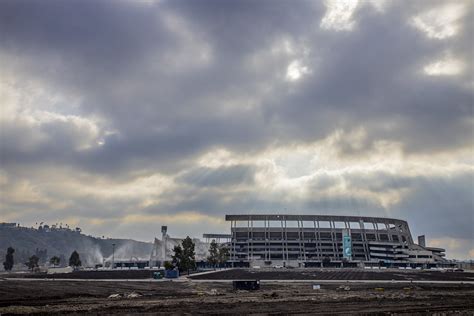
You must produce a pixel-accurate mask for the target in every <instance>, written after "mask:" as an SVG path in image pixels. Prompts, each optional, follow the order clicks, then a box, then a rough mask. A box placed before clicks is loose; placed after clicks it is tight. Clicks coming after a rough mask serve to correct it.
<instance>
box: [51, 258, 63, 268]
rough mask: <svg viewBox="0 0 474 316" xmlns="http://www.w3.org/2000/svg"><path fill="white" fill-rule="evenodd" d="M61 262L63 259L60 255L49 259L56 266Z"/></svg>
mask: <svg viewBox="0 0 474 316" xmlns="http://www.w3.org/2000/svg"><path fill="white" fill-rule="evenodd" d="M60 262H61V259H60V258H59V257H58V256H54V257H52V258H51V259H49V263H50V264H52V265H53V266H54V267H55V266H58V265H59V263H60Z"/></svg>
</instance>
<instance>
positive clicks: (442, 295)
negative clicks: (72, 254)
mask: <svg viewBox="0 0 474 316" xmlns="http://www.w3.org/2000/svg"><path fill="white" fill-rule="evenodd" d="M346 286H348V288H345V289H344V287H346ZM130 293H136V294H139V295H140V296H139V297H135V298H127V296H128V295H129V294H130ZM112 294H119V296H120V297H118V298H108V297H109V296H110V295H112ZM84 313H87V314H92V315H103V314H125V315H126V314H141V315H148V314H150V315H151V314H161V315H169V314H193V315H194V314H214V315H222V314H259V315H278V314H327V315H329V314H331V315H332V314H348V313H350V314H363V315H366V314H377V315H380V314H382V315H383V314H399V315H413V314H418V315H432V314H437V315H446V314H457V315H459V314H461V315H472V314H474V286H473V285H466V284H464V285H445V284H442V285H439V284H423V285H412V286H407V285H406V284H405V285H403V284H396V283H383V284H352V283H351V284H343V285H342V288H340V285H338V284H324V283H323V284H321V290H313V289H312V284H311V283H284V284H283V283H276V282H273V283H272V282H269V283H266V282H264V283H262V285H261V289H260V290H259V291H254V292H246V291H237V292H236V291H233V290H232V284H231V283H229V282H226V283H223V282H212V281H211V282H202V281H192V280H189V281H183V282H176V281H159V282H153V281H150V282H143V281H142V282H140V281H130V282H125V281H27V280H6V281H5V280H4V281H0V314H1V315H4V314H39V315H51V314H53V315H54V314H56V315H59V314H61V315H62V314H72V315H74V314H84Z"/></svg>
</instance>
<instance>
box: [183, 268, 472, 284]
mask: <svg viewBox="0 0 474 316" xmlns="http://www.w3.org/2000/svg"><path fill="white" fill-rule="evenodd" d="M190 277H191V278H192V279H196V280H237V279H257V280H342V281H344V280H384V281H390V280H397V281H410V280H413V281H470V282H474V273H473V272H445V271H443V272H441V271H429V270H395V269H390V270H388V269H387V270H362V269H291V270H290V269H232V270H222V271H217V272H215V273H211V274H202V275H196V276H190Z"/></svg>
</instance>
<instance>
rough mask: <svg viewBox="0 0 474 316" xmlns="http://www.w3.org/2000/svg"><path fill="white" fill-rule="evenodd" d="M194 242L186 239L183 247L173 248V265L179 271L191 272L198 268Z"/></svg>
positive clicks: (182, 244)
mask: <svg viewBox="0 0 474 316" xmlns="http://www.w3.org/2000/svg"><path fill="white" fill-rule="evenodd" d="M194 247H195V245H194V242H193V240H192V239H191V238H189V236H188V237H186V238H185V239H184V240H183V242H182V243H181V245H178V246H175V247H174V248H173V252H174V255H173V256H172V258H173V260H172V263H173V264H174V265H175V266H176V267H178V269H179V271H180V272H182V271H187V272H188V274H189V271H190V270H191V269H195V268H196V253H195V251H194Z"/></svg>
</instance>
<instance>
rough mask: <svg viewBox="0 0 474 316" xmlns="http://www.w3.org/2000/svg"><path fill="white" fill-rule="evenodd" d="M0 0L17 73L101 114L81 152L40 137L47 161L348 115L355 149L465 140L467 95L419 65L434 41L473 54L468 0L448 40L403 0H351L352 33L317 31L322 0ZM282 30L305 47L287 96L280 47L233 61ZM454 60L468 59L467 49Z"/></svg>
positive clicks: (86, 158)
mask: <svg viewBox="0 0 474 316" xmlns="http://www.w3.org/2000/svg"><path fill="white" fill-rule="evenodd" d="M417 4H418V6H420V4H422V5H426V3H424V2H417ZM1 6H2V10H1V12H2V13H1V14H2V16H1V18H0V21H1V23H2V24H1V27H0V29H1V30H2V36H1V38H2V42H1V44H2V51H4V52H7V53H9V54H11V55H13V56H14V57H12V56H11V55H10V57H9V58H12V59H13V60H15V61H16V64H18V65H19V66H18V67H19V69H21V70H22V71H23V72H25V75H32V76H36V77H37V78H39V79H41V80H45V81H46V82H49V83H50V84H51V85H52V86H54V87H56V88H57V89H61V88H63V89H66V90H67V91H73V92H74V93H76V94H78V95H80V96H81V97H82V100H83V103H82V105H81V108H80V111H81V112H82V113H83V114H84V115H88V114H97V115H100V116H101V117H103V118H105V119H106V123H105V124H106V127H107V128H110V129H112V130H116V131H117V132H118V135H119V136H117V135H110V136H108V137H104V140H105V145H104V146H102V147H97V148H94V149H91V150H89V151H83V152H81V153H76V152H75V151H74V150H72V149H71V148H68V146H67V144H65V143H64V142H62V141H61V139H58V141H56V140H55V139H54V138H53V139H51V142H54V143H56V144H64V148H61V146H57V147H56V148H48V145H46V146H43V147H42V148H48V150H44V151H43V152H41V151H40V152H38V153H34V154H35V156H36V157H41V156H44V159H46V160H47V159H53V160H54V159H57V160H59V161H60V162H62V163H71V162H73V163H75V164H77V165H78V166H82V167H85V168H91V169H92V170H95V171H98V170H101V169H102V168H103V169H104V171H105V172H113V171H114V170H120V169H122V170H123V168H124V167H126V169H127V168H128V165H129V164H130V162H131V161H139V162H140V163H146V164H150V165H151V166H153V165H154V163H158V162H163V163H164V162H165V161H170V160H172V161H175V160H176V159H177V158H178V157H179V158H178V159H185V158H186V157H192V156H193V155H196V154H199V153H201V152H203V151H205V150H207V149H208V148H210V147H212V146H215V145H221V146H224V147H229V148H236V149H239V150H255V149H257V148H264V147H265V146H268V145H270V144H272V143H274V142H276V141H280V142H282V143H285V142H288V141H290V142H292V141H295V140H297V141H314V140H317V139H320V138H322V137H325V136H327V135H328V134H329V133H331V132H332V131H333V130H334V129H335V128H343V129H347V130H350V129H351V128H354V127H358V126H364V127H365V128H366V129H367V131H368V139H367V142H368V144H367V146H368V147H363V148H362V149H370V143H371V142H373V141H376V140H378V139H388V140H393V141H401V142H402V143H403V144H404V148H405V149H406V150H407V151H426V150H428V151H431V150H437V151H442V150H445V149H447V148H450V147H459V146H465V145H466V144H468V143H470V141H471V140H472V139H471V137H470V136H469V135H470V133H469V132H470V131H471V129H472V122H469V121H466V117H472V98H473V94H472V89H467V88H465V86H463V85H462V83H463V80H465V79H466V77H460V78H429V77H428V76H425V75H423V74H421V73H420V69H422V67H423V65H424V64H426V63H427V62H428V61H431V60H433V59H436V58H438V57H439V55H440V54H441V53H442V52H443V50H444V49H445V48H446V47H454V48H455V51H454V54H455V55H459V56H463V57H472V50H470V49H469V47H468V46H466V45H463V44H462V43H465V42H469V39H470V38H471V36H472V27H471V26H472V25H471V23H472V22H469V21H470V18H471V17H472V6H470V7H469V12H467V14H466V15H465V16H464V18H463V20H462V22H463V24H464V25H465V27H464V28H463V32H462V33H461V34H460V35H459V36H456V37H455V38H450V39H448V40H447V41H436V40H432V39H427V38H426V37H425V35H424V34H422V33H421V32H420V31H419V30H416V29H415V28H414V27H413V26H412V25H410V24H409V23H408V19H409V18H411V16H413V14H416V13H417V12H419V9H418V8H416V5H415V6H413V7H415V9H414V8H413V7H412V6H402V5H401V4H393V5H392V6H391V7H389V9H388V10H387V11H386V12H384V13H379V12H376V11H375V10H374V9H373V8H372V7H370V6H368V5H364V6H362V8H361V9H359V10H358V11H357V12H356V22H357V27H356V28H355V29H354V30H353V31H351V32H335V31H331V30H321V29H319V21H320V20H321V17H322V16H323V14H324V12H325V8H324V7H323V5H322V4H321V3H316V4H314V3H311V2H299V3H298V5H295V3H294V2H291V1H278V2H276V3H275V2H272V5H269V4H268V3H266V2H264V1H262V2H254V1H249V2H247V1H238V2H232V3H229V2H221V1H199V2H193V1H170V2H166V1H165V2H163V3H157V4H156V5H154V6H153V5H148V4H145V3H140V2H127V1H73V2H68V4H67V5H66V4H64V3H63V2H61V1H44V2H29V1H27V2H25V1H2V4H1ZM417 10H418V11H417ZM170 20H171V21H172V22H169V21H170ZM170 23H171V24H170ZM183 32H184V33H186V32H187V33H189V34H188V35H186V36H189V37H190V38H193V39H190V38H186V36H184V37H183V35H182V33H183ZM187 33H186V34H187ZM284 38H289V39H291V40H293V41H294V42H295V43H304V44H303V46H305V47H306V48H308V49H309V50H310V53H309V55H308V56H307V57H305V60H304V63H305V65H307V66H308V67H309V68H310V69H312V70H313V72H312V73H311V74H309V75H308V76H306V77H305V78H304V79H303V80H301V82H298V83H296V85H295V86H294V87H292V88H291V89H293V90H292V92H291V93H290V91H289V88H288V83H287V82H282V81H281V80H280V81H279V80H275V78H274V77H273V75H274V74H275V68H276V67H280V68H281V69H280V70H281V71H283V73H284V71H285V70H286V65H287V64H288V63H289V62H290V61H291V60H292V58H293V57H281V56H280V57H275V58H276V59H275V62H276V63H277V64H272V65H271V67H270V68H268V67H267V68H263V69H262V70H260V71H255V70H248V69H247V68H246V67H244V62H245V60H246V59H247V58H251V56H253V54H256V53H257V52H259V51H263V52H265V51H267V52H268V51H269V50H270V47H271V45H272V44H273V43H274V42H275V41H278V40H281V39H284ZM192 40H195V41H196V42H195V43H194V42H193V43H191V42H190V41H192ZM199 45H205V46H208V48H209V50H210V52H209V55H210V57H209V58H210V60H209V62H208V63H207V64H206V65H204V66H202V67H197V68H193V67H191V66H189V67H186V66H184V68H183V69H181V68H179V67H178V68H176V65H173V63H170V58H171V57H172V56H174V55H179V54H183V53H185V52H186V50H191V51H192V50H193V49H196V47H197V46H199ZM296 49H300V48H298V46H297V48H296ZM170 56H171V57H170ZM193 57H194V58H196V59H198V56H193V55H192V54H191V56H190V57H189V58H186V60H187V59H193ZM268 58H269V59H271V58H272V57H271V56H269V57H268ZM184 61H185V60H178V62H184ZM465 61H466V63H467V64H468V69H472V62H471V61H470V59H469V58H466V60H465ZM151 66H152V67H151ZM178 66H179V65H178ZM467 79H469V78H467ZM262 82H263V83H265V84H267V85H270V86H273V87H274V92H273V93H272V95H271V96H262V95H260V92H259V90H258V89H257V88H256V86H258V84H260V83H262ZM246 96H249V97H252V98H254V99H255V101H254V102H255V103H256V104H257V107H255V108H254V109H252V110H247V111H246V110H239V111H236V110H232V111H228V112H226V111H225V110H224V108H225V103H226V102H229V101H232V102H234V103H237V104H239V103H243V102H245V97H246ZM392 123H393V124H394V127H392V128H391V129H388V130H387V129H386V128H385V127H384V125H385V126H387V125H390V124H392ZM381 125H382V127H381ZM60 135H61V133H55V136H57V137H59V136H60ZM13 142H14V141H13ZM39 150H41V149H39ZM2 151H3V152H4V155H5V156H4V159H5V161H6V162H8V161H9V157H10V159H11V160H12V161H16V160H17V159H18V158H19V159H20V160H21V158H22V157H19V156H22V153H21V152H20V153H19V152H15V148H10V147H8V148H4V149H3V150H2ZM344 152H345V151H342V152H341V153H344ZM130 167H132V168H133V167H135V164H131V166H130Z"/></svg>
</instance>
